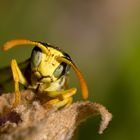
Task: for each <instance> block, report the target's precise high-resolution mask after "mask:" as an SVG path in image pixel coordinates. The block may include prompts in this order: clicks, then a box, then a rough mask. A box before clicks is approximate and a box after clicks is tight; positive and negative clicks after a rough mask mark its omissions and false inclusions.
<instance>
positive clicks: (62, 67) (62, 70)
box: [53, 62, 67, 78]
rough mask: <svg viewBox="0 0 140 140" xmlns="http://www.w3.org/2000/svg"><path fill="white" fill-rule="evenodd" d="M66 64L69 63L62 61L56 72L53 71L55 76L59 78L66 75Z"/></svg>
mask: <svg viewBox="0 0 140 140" xmlns="http://www.w3.org/2000/svg"><path fill="white" fill-rule="evenodd" d="M66 66H67V64H66V63H63V62H62V63H61V64H60V65H59V66H58V67H57V68H56V69H55V71H54V73H53V75H54V77H56V78H59V77H61V76H62V75H64V74H65V70H66Z"/></svg>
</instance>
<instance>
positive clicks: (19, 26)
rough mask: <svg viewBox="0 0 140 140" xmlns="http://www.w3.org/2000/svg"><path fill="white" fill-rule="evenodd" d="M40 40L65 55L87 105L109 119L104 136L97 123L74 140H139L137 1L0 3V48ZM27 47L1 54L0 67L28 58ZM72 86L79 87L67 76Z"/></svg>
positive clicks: (139, 12) (19, 0) (139, 14)
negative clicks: (83, 85) (78, 74)
mask: <svg viewBox="0 0 140 140" xmlns="http://www.w3.org/2000/svg"><path fill="white" fill-rule="evenodd" d="M16 38H26V39H31V40H36V41H44V42H49V43H52V44H54V45H56V46H59V47H61V48H62V49H63V50H65V51H66V52H68V53H69V54H70V56H71V57H72V59H73V60H74V62H75V63H76V64H77V66H78V67H79V68H80V70H81V71H82V72H83V74H84V77H85V79H86V81H87V83H88V87H89V93H90V97H89V100H90V101H93V102H99V103H101V104H103V105H105V106H106V107H107V108H108V109H109V110H110V111H111V112H112V114H113V116H114V117H113V120H112V122H111V123H110V125H109V127H108V129H107V130H106V131H105V132H104V134H103V135H99V134H98V133H97V131H98V127H99V122H100V119H99V118H98V117H97V118H91V119H88V121H86V122H84V123H82V124H81V125H80V127H79V130H78V131H77V136H76V137H75V139H78V140H85V139H88V140H112V139H113V140H132V139H134V140H139V139H140V1H139V0H115V1H114V0H105V1H104V0H59V1H58V0H40V1H38V0H0V45H1V46H2V44H3V43H4V42H5V41H7V40H10V39H16ZM31 49H32V48H31V47H29V48H28V47H19V48H14V49H12V50H9V51H8V52H6V53H3V52H2V51H1V52H0V67H1V68H2V67H4V66H7V65H9V63H10V60H11V59H12V58H16V59H17V61H18V62H21V61H23V60H25V59H26V58H28V57H30V53H31ZM71 86H75V87H78V89H79V92H78V93H79V94H77V95H76V96H75V100H81V95H80V88H79V83H78V82H77V79H76V78H75V75H74V74H73V72H72V75H71Z"/></svg>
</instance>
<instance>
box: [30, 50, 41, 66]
mask: <svg viewBox="0 0 140 140" xmlns="http://www.w3.org/2000/svg"><path fill="white" fill-rule="evenodd" d="M41 59H42V51H41V49H40V48H38V47H35V48H34V49H33V51H32V55H31V64H32V65H33V66H39V64H40V63H41Z"/></svg>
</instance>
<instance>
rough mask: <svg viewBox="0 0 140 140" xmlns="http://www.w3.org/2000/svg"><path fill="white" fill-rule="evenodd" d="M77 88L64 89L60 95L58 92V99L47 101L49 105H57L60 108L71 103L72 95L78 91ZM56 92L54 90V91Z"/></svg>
mask: <svg viewBox="0 0 140 140" xmlns="http://www.w3.org/2000/svg"><path fill="white" fill-rule="evenodd" d="M76 91H77V89H76V88H71V89H68V90H64V91H61V92H59V95H58V94H57V97H56V99H52V100H50V101H48V102H47V103H46V105H47V106H51V107H53V106H56V107H58V108H60V107H63V106H65V105H70V104H71V103H72V100H73V99H72V97H71V96H73V95H74V94H75V93H76ZM53 94H54V92H53Z"/></svg>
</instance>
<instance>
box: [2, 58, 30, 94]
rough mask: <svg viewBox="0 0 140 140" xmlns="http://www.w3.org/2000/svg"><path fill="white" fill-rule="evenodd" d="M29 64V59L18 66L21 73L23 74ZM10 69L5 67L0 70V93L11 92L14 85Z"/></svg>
mask: <svg viewBox="0 0 140 140" xmlns="http://www.w3.org/2000/svg"><path fill="white" fill-rule="evenodd" d="M29 64H30V59H27V60H26V61H24V62H21V63H19V64H18V66H19V68H20V70H21V72H22V73H23V74H24V73H25V71H26V69H27V68H28V66H29ZM12 83H13V76H12V71H11V67H10V66H7V67H4V68H1V69H0V93H4V92H5V93H6V92H9V91H12V90H13V87H14V84H12Z"/></svg>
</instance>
